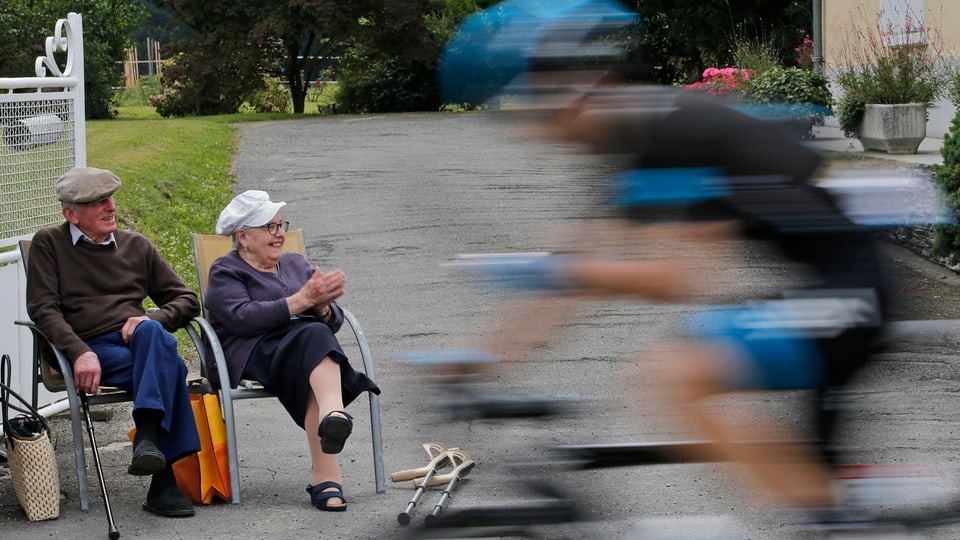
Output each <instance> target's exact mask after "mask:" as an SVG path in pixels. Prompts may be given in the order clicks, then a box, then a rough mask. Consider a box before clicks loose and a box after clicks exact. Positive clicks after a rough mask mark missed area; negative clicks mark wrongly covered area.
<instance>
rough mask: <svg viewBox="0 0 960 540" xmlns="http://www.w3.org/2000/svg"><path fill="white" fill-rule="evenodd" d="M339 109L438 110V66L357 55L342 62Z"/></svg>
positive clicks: (338, 94)
mask: <svg viewBox="0 0 960 540" xmlns="http://www.w3.org/2000/svg"><path fill="white" fill-rule="evenodd" d="M337 82H338V84H337V96H336V105H337V109H338V110H339V111H340V112H343V113H380V112H408V111H431V110H432V111H435V110H437V109H439V108H440V89H439V86H438V85H437V75H436V68H435V66H431V65H427V64H425V63H422V62H416V61H411V60H408V59H405V58H401V57H390V58H384V59H379V60H370V59H361V58H354V59H352V60H346V61H344V62H342V63H341V65H340V72H339V76H338V79H337Z"/></svg>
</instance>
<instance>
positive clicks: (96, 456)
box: [77, 390, 120, 540]
mask: <svg viewBox="0 0 960 540" xmlns="http://www.w3.org/2000/svg"><path fill="white" fill-rule="evenodd" d="M77 393H78V394H80V405H81V406H82V407H83V416H84V420H86V422H87V434H88V435H89V436H90V446H91V448H92V453H93V463H94V465H96V467H97V478H98V479H99V480H100V493H102V494H103V507H104V509H106V511H107V522H108V524H109V529H110V532H109V533H108V536H109V537H110V540H117V538H120V529H118V528H117V524H116V522H114V521H113V510H111V509H110V497H108V496H107V485H106V484H104V483H103V466H102V465H101V464H100V451H99V450H97V438H96V437H95V436H94V434H93V421H92V420H90V404H89V403H87V394H86V393H85V392H83V391H82V390H81V391H78V392H77Z"/></svg>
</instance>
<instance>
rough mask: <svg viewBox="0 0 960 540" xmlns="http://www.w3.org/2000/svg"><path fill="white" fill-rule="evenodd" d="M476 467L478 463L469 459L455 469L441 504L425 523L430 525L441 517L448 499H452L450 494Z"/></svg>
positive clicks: (439, 503)
mask: <svg viewBox="0 0 960 540" xmlns="http://www.w3.org/2000/svg"><path fill="white" fill-rule="evenodd" d="M474 465H476V463H474V462H473V460H472V459H468V460H466V461H463V462H461V463H460V464H459V465H457V466H456V467H454V468H453V471H451V473H450V474H452V475H453V476H452V478H450V483H449V484H447V487H446V488H444V490H443V494H442V495H440V502H438V503H437V505H436V506H434V507H433V512H430V515H428V516H427V517H426V518H425V521H426V522H427V523H430V522H431V521H433V520H434V519H436V518H437V516H439V515H440V512H442V511H443V505H444V504H446V502H447V499H449V498H450V493H451V492H452V491H453V489H454V488H455V487H457V484H458V483H459V482H460V480H461V479H462V478H463V477H464V476H466V475H468V474H470V471H471V470H472V469H473V466H474ZM444 476H446V475H444Z"/></svg>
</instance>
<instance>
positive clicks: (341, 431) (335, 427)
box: [317, 411, 353, 454]
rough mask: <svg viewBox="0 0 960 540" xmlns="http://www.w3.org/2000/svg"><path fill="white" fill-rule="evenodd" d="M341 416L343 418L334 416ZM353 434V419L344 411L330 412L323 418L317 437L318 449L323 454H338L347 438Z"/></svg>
mask: <svg viewBox="0 0 960 540" xmlns="http://www.w3.org/2000/svg"><path fill="white" fill-rule="evenodd" d="M334 413H338V414H342V415H343V416H338V415H335V414H334ZM352 432H353V417H352V416H350V415H349V414H347V413H346V412H344V411H331V412H330V413H329V414H327V415H326V416H324V417H323V421H321V422H320V427H319V428H318V429H317V435H320V448H322V449H323V453H324V454H339V453H340V451H341V450H343V445H344V444H345V443H346V442H347V437H349V436H350V433H352Z"/></svg>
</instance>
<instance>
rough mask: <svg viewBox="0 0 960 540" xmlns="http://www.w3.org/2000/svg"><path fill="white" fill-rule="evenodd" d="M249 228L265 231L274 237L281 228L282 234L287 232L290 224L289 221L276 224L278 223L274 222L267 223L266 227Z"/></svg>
mask: <svg viewBox="0 0 960 540" xmlns="http://www.w3.org/2000/svg"><path fill="white" fill-rule="evenodd" d="M250 228H251V229H266V230H267V232H268V233H270V234H271V235H273V236H276V235H277V233H279V232H280V229H281V228H282V229H283V232H287V231H288V230H290V222H289V221H281V222H279V223H278V222H276V221H271V222H270V223H267V224H266V225H260V226H257V227H250Z"/></svg>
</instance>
